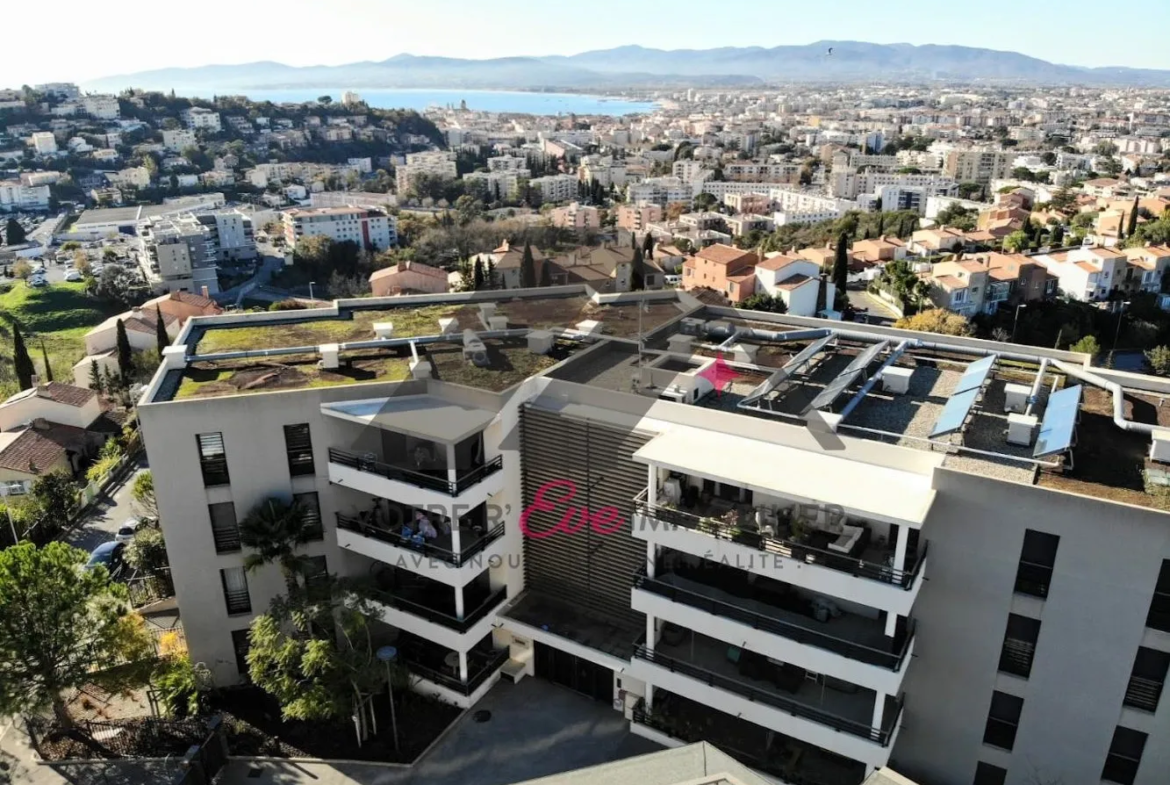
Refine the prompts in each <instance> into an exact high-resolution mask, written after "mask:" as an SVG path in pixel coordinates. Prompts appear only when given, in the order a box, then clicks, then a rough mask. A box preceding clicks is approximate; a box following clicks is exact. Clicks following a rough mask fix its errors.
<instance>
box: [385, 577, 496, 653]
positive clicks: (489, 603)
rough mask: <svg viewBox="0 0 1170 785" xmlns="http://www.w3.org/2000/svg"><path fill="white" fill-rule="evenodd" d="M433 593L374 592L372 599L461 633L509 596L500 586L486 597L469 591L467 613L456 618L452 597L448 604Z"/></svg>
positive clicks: (415, 590)
mask: <svg viewBox="0 0 1170 785" xmlns="http://www.w3.org/2000/svg"><path fill="white" fill-rule="evenodd" d="M433 591H434V590H431V589H420V588H417V587H403V588H400V589H394V590H388V589H375V590H374V599H375V600H377V601H378V602H380V603H381V604H383V605H385V606H387V607H390V608H395V609H397V610H400V611H402V612H403V613H406V614H409V615H411V616H414V617H416V618H419V619H424V620H425V621H428V622H431V623H432V624H437V625H439V626H440V627H444V628H446V629H447V630H451V631H453V632H456V633H459V634H464V633H467V632H468V631H470V630H471V629H472V628H473V627H474V626H475V625H476V624H478V623H479V622H481V621H483V620H484V619H486V618H487V617H488V615H489V614H490V613H491V612H492V611H494V610H496V609H498V608H499V607H500V606H501V605H503V603H504V600H506V599H507V597H508V590H507V587H500V588H499V589H496V590H494V591H491V592H490V593H488V594H487V595H486V596H484V595H483V594H482V593H476V592H473V591H472V590H470V589H469V590H468V591H467V596H466V600H467V606H466V607H467V608H469V610H465V611H464V613H463V618H459V616H457V615H456V613H455V605H454V594H451V595H450V602H447V601H446V599H443V600H440V599H438V598H437V597H435V596H434V593H433ZM424 597H425V599H424ZM452 648H454V647H452Z"/></svg>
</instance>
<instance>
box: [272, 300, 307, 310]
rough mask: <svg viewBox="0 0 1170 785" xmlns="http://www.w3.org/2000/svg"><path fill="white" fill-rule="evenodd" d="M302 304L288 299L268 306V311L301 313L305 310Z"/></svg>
mask: <svg viewBox="0 0 1170 785" xmlns="http://www.w3.org/2000/svg"><path fill="white" fill-rule="evenodd" d="M305 307H306V306H305V305H304V303H302V302H300V301H299V300H294V299H292V298H289V299H287V300H280V301H279V302H275V303H273V304H272V305H270V306H268V310H270V311H303V310H304V309H305Z"/></svg>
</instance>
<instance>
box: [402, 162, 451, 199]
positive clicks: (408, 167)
mask: <svg viewBox="0 0 1170 785" xmlns="http://www.w3.org/2000/svg"><path fill="white" fill-rule="evenodd" d="M424 174H425V175H427V176H429V177H438V178H442V179H446V180H454V179H455V178H456V177H458V176H459V175H458V171H457V170H456V167H455V157H454V154H452V153H444V152H428V153H408V154H407V156H406V163H405V164H404V165H402V166H399V167H398V168H397V170H396V171H395V181H396V184H397V188H398V193H400V194H405V193H408V192H410V190H411V189H412V188H413V187H414V182H415V180H417V179H418V178H419V176H420V175H424Z"/></svg>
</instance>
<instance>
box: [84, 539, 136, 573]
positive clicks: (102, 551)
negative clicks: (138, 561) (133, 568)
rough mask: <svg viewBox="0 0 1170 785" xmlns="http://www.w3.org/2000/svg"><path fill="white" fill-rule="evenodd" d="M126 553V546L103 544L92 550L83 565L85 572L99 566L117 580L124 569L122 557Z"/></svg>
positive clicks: (113, 543) (117, 543) (112, 543)
mask: <svg viewBox="0 0 1170 785" xmlns="http://www.w3.org/2000/svg"><path fill="white" fill-rule="evenodd" d="M125 553H126V544H125V543H122V542H117V541H115V542H103V543H102V544H101V545H99V546H98V547H96V548H94V549H93V553H91V554H90V555H89V561H87V562H86V563H85V569H86V570H92V569H93V568H94V567H96V566H98V565H99V564H100V565H102V566H103V567H105V568H106V570H107V571H108V572H109V573H110V577H112V578H117V577H118V576H119V575H121V574H122V570H123V569H125V567H126V562H125V561H123V557H124V555H125Z"/></svg>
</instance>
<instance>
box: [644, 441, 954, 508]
mask: <svg viewBox="0 0 1170 785" xmlns="http://www.w3.org/2000/svg"><path fill="white" fill-rule="evenodd" d="M634 460H635V461H638V462H640V463H646V464H653V465H655V466H658V467H661V468H664V469H670V470H672V471H677V472H682V473H684V474H688V475H697V476H700V477H705V478H709V479H712V480H716V481H718V482H721V483H726V484H728V485H734V486H737V487H740V488H750V489H751V490H752V492H753V493H762V494H767V495H771V496H778V497H782V498H784V499H790V500H792V501H795V502H801V503H806V504H829V505H838V506H839V507H841V508H842V509H843V510H844V512H845V514H846V515H855V516H857V517H861V518H867V519H869V520H873V521H885V522H887V523H895V524H907V525H910V526H912V527H915V528H917V527H919V526H921V525H922V523H923V521H924V520H925V519H926V515H927V513H928V512H930V506H931V504H932V503H933V502H934V495H935V492H934V490H933V489H932V488H931V477H930V475H928V474H918V473H915V472H910V471H905V470H903V469H895V468H889V467H885V466H877V465H875V464H871V463H864V462H861V461H856V460H850V459H848V458H844V457H838V456H836V455H833V454H831V453H827V452H817V451H814V450H803V449H799V448H796V447H789V446H786V445H782V444H773V443H769V442H761V441H757V440H755V439H748V438H745V437H742V436H732V435H730V434H726V433H719V432H717V431H706V430H700V429H697V428H688V427H685V426H684V427H680V426H677V425H676V426H672V427H671V429H670V430H668V431H666V432H664V433H661V434H659V435H658V436H656V437H654V439H652V440H651V441H650V442H649V443H647V444H646V445H645V446H643V447H642V448H641V449H640V450H638V451H637V452H636V453H634Z"/></svg>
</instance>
